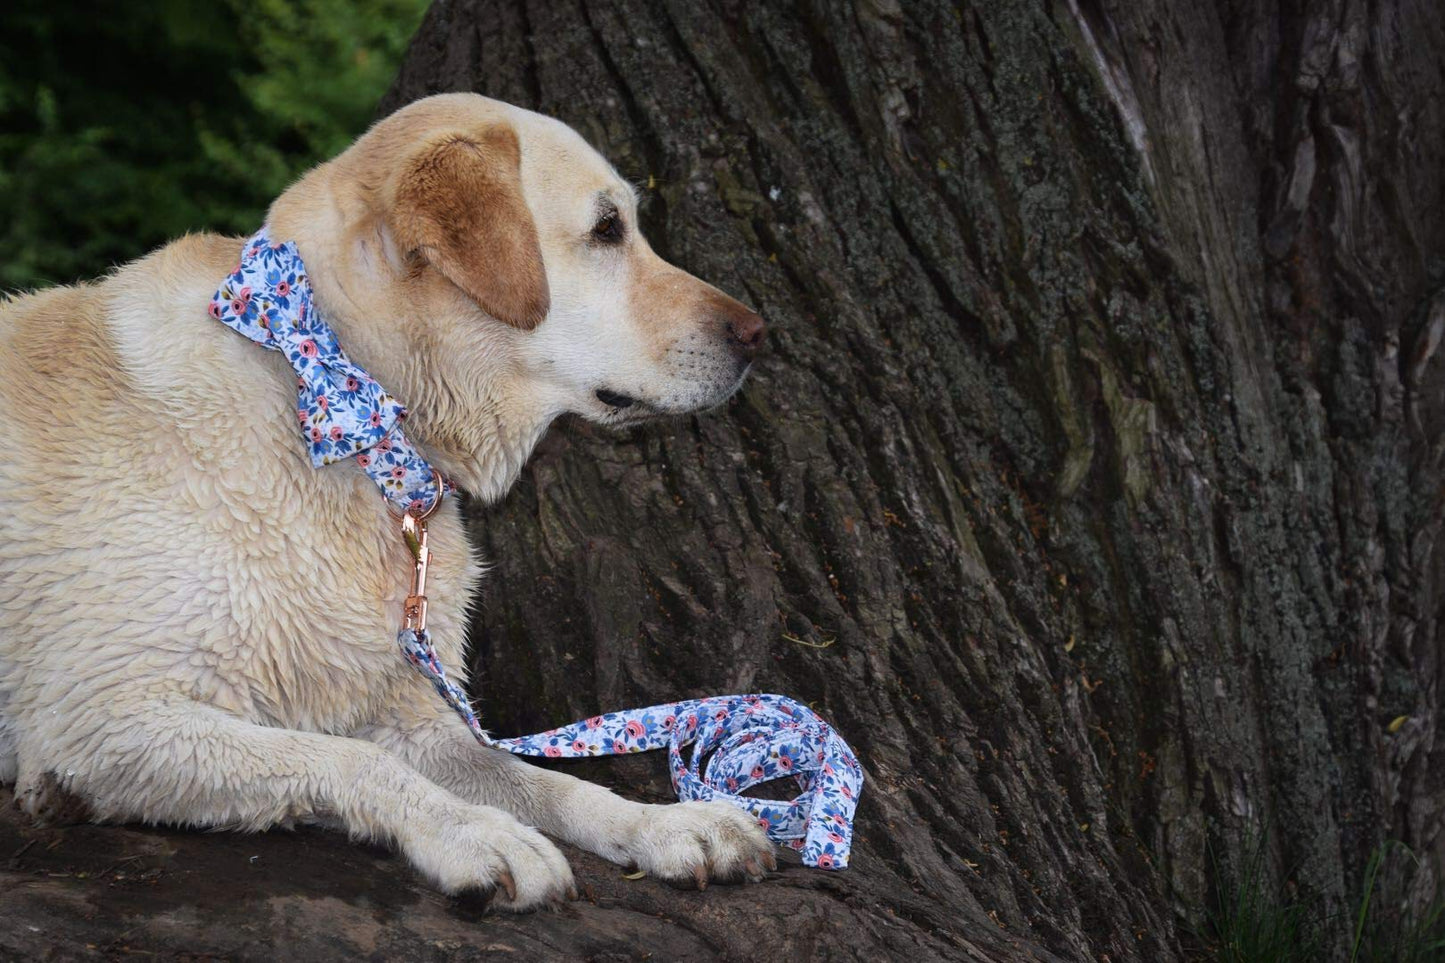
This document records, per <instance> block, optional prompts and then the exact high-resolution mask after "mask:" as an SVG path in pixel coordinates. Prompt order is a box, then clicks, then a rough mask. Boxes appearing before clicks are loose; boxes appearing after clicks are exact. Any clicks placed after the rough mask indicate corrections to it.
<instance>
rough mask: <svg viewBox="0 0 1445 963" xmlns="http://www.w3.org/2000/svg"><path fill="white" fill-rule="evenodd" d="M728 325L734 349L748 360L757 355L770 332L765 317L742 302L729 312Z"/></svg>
mask: <svg viewBox="0 0 1445 963" xmlns="http://www.w3.org/2000/svg"><path fill="white" fill-rule="evenodd" d="M727 326H728V335H729V336H730V337H731V339H732V347H733V350H734V351H735V352H737V353H738V355H739V356H741V357H742V358H744V359H745V360H747V361H751V360H753V358H755V357H757V354H758V349H759V348H761V347H762V346H763V339H764V338H765V337H767V333H768V329H767V325H765V324H763V319H762V318H760V317H759V316H758V315H757V314H755V313H753V312H752V311H749V310H748V309H747V308H745V307H743V306H742V305H741V304H740V305H738V306H737V309H736V310H734V311H730V312H728V320H727Z"/></svg>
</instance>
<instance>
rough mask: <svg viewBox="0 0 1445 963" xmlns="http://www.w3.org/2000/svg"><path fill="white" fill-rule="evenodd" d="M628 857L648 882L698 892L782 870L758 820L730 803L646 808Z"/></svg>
mask: <svg viewBox="0 0 1445 963" xmlns="http://www.w3.org/2000/svg"><path fill="white" fill-rule="evenodd" d="M627 853H628V856H629V857H630V858H631V860H632V862H633V863H635V864H636V865H637V868H638V869H641V870H642V871H644V872H645V873H647V874H648V875H649V876H656V877H658V878H660V879H665V880H668V881H669V882H673V883H687V884H690V885H694V886H696V887H697V888H698V889H706V888H707V884H708V882H709V881H710V880H712V881H717V882H724V883H729V882H738V881H740V880H749V881H753V882H756V881H757V880H760V879H762V878H763V874H764V873H765V872H766V871H767V870H771V869H777V868H778V862H777V858H776V857H775V856H774V855H773V844H772V842H771V841H769V839H768V837H767V834H766V833H764V832H763V830H762V827H761V826H759V825H758V822H757V820H756V819H754V818H753V817H752V816H749V815H748V814H747V813H745V812H743V811H742V810H741V809H738V808H737V807H736V806H732V805H729V804H728V803H725V802H686V803H674V804H672V805H666V806H648V807H646V812H645V813H644V814H643V816H642V817H641V818H640V819H639V820H638V823H637V829H636V832H635V834H634V836H633V839H632V844H631V845H630V846H628V847H627Z"/></svg>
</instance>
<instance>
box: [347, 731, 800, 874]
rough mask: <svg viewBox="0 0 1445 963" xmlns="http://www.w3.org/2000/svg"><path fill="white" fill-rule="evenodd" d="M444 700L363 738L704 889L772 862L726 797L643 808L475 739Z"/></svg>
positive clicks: (428, 771)
mask: <svg viewBox="0 0 1445 963" xmlns="http://www.w3.org/2000/svg"><path fill="white" fill-rule="evenodd" d="M444 710H445V706H439V707H437V708H435V709H434V708H433V707H431V706H430V705H427V706H426V707H418V706H413V705H406V706H402V707H398V708H397V709H396V711H395V714H394V715H393V717H392V719H391V721H390V722H388V724H387V725H385V726H378V727H374V728H372V729H370V730H368V731H366V732H363V733H362V734H361V735H362V736H363V737H364V738H368V739H372V740H374V741H376V742H377V743H378V744H380V745H382V746H384V747H385V748H387V749H389V750H391V751H392V752H394V753H396V754H397V755H398V756H400V757H401V758H402V759H404V760H406V762H408V763H409V764H410V765H412V766H414V767H415V768H416V769H418V770H419V771H420V772H422V773H423V774H424V775H426V776H427V778H429V779H431V780H432V781H433V782H435V783H437V784H438V785H440V786H444V787H445V788H447V789H449V790H451V791H452V792H454V793H456V794H457V795H458V796H460V797H462V798H463V799H465V800H467V801H468V802H472V803H478V804H481V805H486V806H495V807H497V808H499V809H505V810H506V811H508V812H510V813H512V814H513V815H515V816H516V817H517V818H518V819H520V820H522V821H523V822H525V823H527V824H528V825H531V826H536V827H537V828H539V829H541V830H542V831H543V832H546V833H549V834H550V835H552V836H555V837H557V838H558V839H561V840H563V841H565V842H568V843H571V844H572V845H574V846H578V847H580V848H582V849H585V850H588V851H589V852H593V853H596V854H598V855H599V856H602V857H604V858H606V859H610V860H612V861H613V862H615V863H620V864H622V865H635V866H637V867H638V868H640V869H642V870H644V871H646V872H647V873H648V874H649V875H651V876H656V877H659V878H662V879H667V880H671V881H674V882H689V883H696V884H697V885H698V886H699V887H702V886H706V885H707V881H708V880H710V879H714V880H723V881H733V880H741V879H759V878H761V877H762V875H763V872H764V870H765V869H773V868H776V866H777V863H776V860H775V857H774V855H773V844H772V843H771V842H770V841H769V840H768V838H767V835H766V834H764V832H763V830H762V828H761V827H759V826H758V824H757V821H756V820H754V819H753V818H752V817H751V816H749V815H748V814H747V813H745V812H743V811H742V810H740V809H738V808H736V807H735V806H730V805H728V804H727V803H723V802H706V803H704V802H690V803H674V804H669V805H648V804H644V803H637V802H631V801H629V800H626V799H623V798H621V797H620V796H617V795H615V794H614V793H613V792H612V791H611V790H608V789H604V788H603V787H601V786H598V785H594V784H593V783H590V782H586V781H585V780H582V779H578V778H576V777H575V776H569V775H567V774H566V773H561V772H554V771H552V770H549V769H542V768H540V767H538V766H533V765H529V764H528V763H526V762H524V761H522V760H521V759H518V758H517V757H516V756H513V755H511V754H510V753H506V752H501V751H498V750H495V749H487V748H484V747H482V746H480V745H478V744H477V742H476V740H475V739H473V738H472V734H471V732H469V731H468V730H467V728H466V726H465V725H463V724H462V722H461V721H460V720H459V719H457V717H456V716H454V715H452V714H451V713H450V712H448V711H444Z"/></svg>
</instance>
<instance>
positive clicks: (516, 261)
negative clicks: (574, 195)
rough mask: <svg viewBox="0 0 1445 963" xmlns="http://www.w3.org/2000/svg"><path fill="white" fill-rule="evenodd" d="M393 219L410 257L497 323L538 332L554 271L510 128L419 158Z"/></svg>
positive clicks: (443, 145)
mask: <svg viewBox="0 0 1445 963" xmlns="http://www.w3.org/2000/svg"><path fill="white" fill-rule="evenodd" d="M389 220H390V222H391V228H392V231H393V232H394V234H395V236H396V239H397V241H399V242H400V244H401V246H402V250H403V251H405V252H406V253H407V254H409V255H415V256H419V257H421V258H422V259H424V260H425V261H427V262H428V263H429V264H431V265H432V266H433V267H435V268H436V269H437V270H438V271H440V272H441V273H442V274H443V275H444V276H445V277H446V278H447V280H449V281H451V282H452V283H453V284H455V285H456V286H457V287H459V288H461V289H462V290H463V291H464V292H466V294H467V296H468V297H470V298H471V299H472V300H473V301H475V302H477V304H478V305H480V306H481V308H482V310H483V311H485V312H487V313H488V314H490V315H491V316H492V317H494V318H497V319H498V320H500V321H505V322H506V323H507V324H511V325H515V326H516V327H518V328H522V329H524V330H531V329H532V328H535V327H536V326H537V325H538V324H541V323H542V319H543V318H545V317H546V316H547V310H548V308H549V307H550V306H551V295H550V293H549V291H548V289H547V272H546V270H545V269H544V268H543V265H542V249H541V245H539V244H538V242H537V227H536V225H535V224H534V223H533V222H532V212H531V211H530V210H528V208H527V202H526V201H525V200H524V199H523V197H522V176H521V149H520V147H519V146H518V144H517V134H516V132H515V131H514V130H512V128H511V127H510V126H509V125H507V124H494V125H492V126H491V127H488V128H486V129H485V130H482V131H478V132H475V133H467V134H455V135H452V136H449V137H447V138H446V139H444V140H441V141H438V142H436V143H434V144H432V145H430V146H428V147H426V148H423V149H422V150H421V151H420V152H419V153H417V154H415V155H414V156H413V158H412V160H411V161H410V162H409V164H408V165H407V167H406V169H404V170H403V171H402V172H401V177H400V179H399V181H398V182H397V185H396V193H395V196H394V198H393V201H392V207H391V213H390V218H389Z"/></svg>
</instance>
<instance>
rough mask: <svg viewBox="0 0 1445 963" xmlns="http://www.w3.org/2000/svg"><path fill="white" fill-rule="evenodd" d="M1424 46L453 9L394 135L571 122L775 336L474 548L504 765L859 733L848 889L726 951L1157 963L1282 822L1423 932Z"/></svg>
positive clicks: (1430, 842) (743, 11)
mask: <svg viewBox="0 0 1445 963" xmlns="http://www.w3.org/2000/svg"><path fill="white" fill-rule="evenodd" d="M1441 49H1445V12H1442V8H1441V7H1440V6H1439V5H1438V4H1436V3H1434V2H1430V0H1387V2H1380V3H1369V4H1367V3H1362V2H1345V0H1335V2H1324V3H1317V4H1303V3H1274V2H1256V0H1249V2H1237V0H1236V2H1230V0H1157V2H1152V3H1135V2H1132V0H1130V2H1125V0H1117V2H1111V0H1078V2H1074V0H1068V2H1060V3H1053V4H1049V3H997V2H991V0H990V2H982V0H980V2H965V3H959V4H950V3H941V2H930V0H917V2H912V0H911V2H908V3H897V2H893V0H858V2H851V3H844V2H838V3H832V2H827V3H825V2H813V3H768V4H748V3H741V2H726V0H714V2H709V3H694V2H680V0H679V2H663V0H626V2H614V3H596V4H581V5H578V4H573V3H554V2H535V3H527V2H483V0H441V2H438V3H437V4H436V5H435V6H434V7H433V9H432V10H431V13H430V15H429V16H428V18H427V20H426V22H425V24H424V25H423V27H422V29H421V31H420V34H419V35H418V38H417V40H416V42H415V43H414V46H413V48H412V51H411V53H410V55H409V57H408V60H407V63H406V65H405V67H404V68H403V70H402V73H401V76H400V78H399V80H398V82H397V84H396V86H395V88H394V89H393V91H392V93H391V95H390V96H389V98H388V101H387V105H386V107H387V108H394V107H396V106H399V105H400V104H402V103H405V102H406V101H409V100H411V99H413V98H416V97H419V96H422V95H425V94H428V93H432V92H437V91H447V90H475V91H481V92H485V93H487V94H490V95H492V96H496V97H500V98H503V99H506V100H510V101H513V102H516V103H519V104H522V105H525V106H529V107H532V108H535V109H538V110H541V111H544V112H546V113H550V114H554V115H556V116H558V117H560V118H562V119H563V120H566V121H567V122H569V123H571V124H572V125H574V126H575V127H577V128H578V129H579V130H581V131H583V132H584V133H585V134H586V135H588V136H589V138H590V139H592V140H593V142H594V143H595V144H596V145H597V146H598V147H599V148H600V149H602V150H603V152H604V153H606V154H607V155H609V156H610V157H611V158H613V159H614V161H615V162H616V163H617V165H618V167H619V169H620V170H621V171H622V172H623V173H624V174H625V175H627V176H631V177H635V178H636V179H637V180H638V182H639V183H640V184H641V185H642V186H643V188H644V192H645V194H646V195H647V197H648V201H649V204H648V207H647V211H646V214H645V226H646V228H647V230H648V233H649V236H650V237H651V238H652V239H653V240H654V243H655V244H656V246H658V248H659V250H660V251H662V252H663V253H664V255H665V256H667V257H669V258H671V259H673V260H675V261H676V262H678V263H679V264H681V265H683V266H685V267H686V268H688V269H689V270H692V271H694V272H695V273H697V274H699V275H701V276H703V277H706V278H708V279H710V280H713V281H714V282H716V283H718V284H719V285H721V286H722V287H724V288H725V289H727V290H729V291H731V292H733V293H735V294H738V295H740V296H742V297H743V298H745V299H746V300H749V301H750V302H751V303H752V304H753V305H754V306H755V307H757V308H758V309H759V310H760V311H761V312H762V313H763V314H764V315H765V316H766V317H768V318H769V319H770V320H771V322H772V324H773V340H772V350H771V353H770V355H769V356H768V357H767V358H766V360H765V361H763V363H762V364H761V365H760V366H759V368H758V370H757V373H756V375H755V376H754V378H753V379H752V381H751V382H750V384H749V385H748V387H747V388H746V389H745V390H744V392H743V393H742V395H741V396H740V397H738V398H737V399H736V400H735V401H734V402H733V403H732V404H730V405H729V406H728V407H727V409H726V410H724V411H720V412H716V413H712V414H709V415H705V416H701V417H698V418H696V419H692V420H689V421H685V422H679V423H672V424H666V425H661V426H656V427H649V428H647V429H643V430H638V431H635V432H633V433H631V434H628V435H626V436H623V437H620V438H619V437H615V436H611V435H607V434H606V433H603V432H599V431H595V430H592V429H590V428H588V427H586V426H583V425H581V424H568V425H563V426H560V427H559V428H558V429H556V430H554V432H553V433H552V434H551V436H550V437H549V439H548V440H547V441H546V442H544V444H543V447H542V449H541V450H540V451H539V452H538V454H537V456H536V457H535V458H534V459H533V462H532V465H531V468H530V469H529V471H528V472H527V474H526V476H525V477H524V479H523V481H522V482H521V484H519V486H518V487H517V489H516V490H514V491H513V493H512V494H511V496H510V497H509V498H508V499H507V500H506V502H505V503H504V504H502V505H500V506H498V507H495V508H491V509H486V510H482V509H481V508H480V507H478V508H477V511H476V512H475V514H474V519H475V523H476V533H477V535H478V536H479V538H480V539H481V542H482V544H483V545H484V547H485V551H486V554H487V556H488V557H489V558H490V559H491V560H492V561H493V562H494V564H495V568H494V569H493V572H492V576H491V578H490V580H489V582H488V585H487V589H486V598H487V601H486V604H485V606H484V607H483V608H482V610H481V611H480V612H479V613H478V617H477V623H476V635H475V645H476V650H477V658H478V662H479V665H478V668H479V678H480V679H482V680H483V682H482V683H481V685H480V690H481V691H480V692H479V696H480V699H481V702H482V705H483V707H484V711H485V714H486V716H487V717H488V719H489V721H490V722H491V724H492V725H494V726H496V727H498V728H499V729H501V730H504V731H506V732H509V733H510V732H517V731H522V730H528V731H530V730H533V729H535V728H538V727H542V726H546V725H549V724H555V723H557V722H558V721H561V720H565V719H571V718H573V717H576V716H578V715H579V714H585V713H589V712H592V711H595V710H598V709H606V708H613V707H619V706H629V705H636V704H645V703H646V702H648V701H653V700H661V699H670V698H676V697H682V696H691V695H698V694H704V693H715V692H726V691H734V690H748V689H764V690H774V691H779V692H786V693H791V694H793V695H795V696H797V697H800V698H802V699H804V700H807V701H810V702H814V703H815V704H816V706H817V707H818V708H819V709H820V710H821V711H822V712H823V713H824V714H825V715H826V716H828V717H830V718H832V719H833V720H835V721H836V723H837V724H838V726H839V727H840V728H841V729H842V731H843V732H845V733H847V734H848V735H849V736H850V737H851V739H852V740H853V742H854V745H855V746H856V747H857V748H858V750H859V751H860V753H861V755H862V758H863V759H864V760H865V763H866V765H867V767H868V772H869V776H870V777H871V782H870V784H869V787H868V790H867V794H866V797H865V801H864V803H863V806H862V809H861V813H860V825H861V834H860V835H861V841H862V842H861V847H860V850H861V851H860V852H859V853H858V856H857V859H856V864H855V865H856V867H857V868H856V869H855V870H853V871H850V872H849V873H847V874H845V875H841V876H837V877H826V878H825V877H822V876H818V877H816V878H802V879H799V880H798V881H797V883H798V887H799V888H788V889H787V890H786V891H780V888H779V887H769V886H762V887H758V888H756V889H750V890H747V891H745V892H744V893H740V894H737V895H736V898H731V899H729V900H728V901H727V902H726V903H721V902H720V903H719V904H717V905H712V906H709V907H708V908H707V910H706V911H705V912H702V911H700V912H699V914H698V916H697V917H695V918H693V917H688V918H687V919H686V920H684V922H685V924H686V926H687V929H688V930H689V932H690V933H694V934H696V933H702V934H704V935H705V937H706V939H707V940H708V942H709V944H710V945H711V946H713V947H715V948H716V950H717V952H718V953H719V955H723V956H727V955H738V954H742V955H751V954H750V953H747V952H744V951H743V950H742V949H740V947H739V944H738V942H737V934H738V933H739V932H745V933H747V934H748V938H749V939H750V940H753V941H756V942H755V943H754V944H753V945H755V946H758V947H762V948H766V949H768V950H771V949H772V948H774V947H780V946H782V945H784V944H785V943H786V941H787V940H789V939H790V938H796V936H795V935H796V933H797V931H798V930H799V929H801V930H803V931H808V930H810V929H811V930H815V931H816V932H818V933H819V934H821V937H820V938H825V939H826V940H827V941H828V942H829V943H830V944H833V945H832V949H831V951H830V952H831V953H832V954H834V955H837V956H856V957H857V958H859V959H877V958H878V957H879V956H880V955H893V956H900V955H904V954H908V955H914V956H918V957H920V958H925V957H933V956H942V957H949V956H951V957H968V956H969V955H970V954H976V953H982V954H984V955H988V956H1000V957H1007V956H1012V955H1018V956H1025V955H1027V954H1029V953H1034V954H1037V955H1039V956H1048V955H1051V954H1052V955H1056V956H1057V957H1059V958H1064V959H1103V958H1106V957H1107V958H1108V959H1111V960H1126V959H1140V960H1162V959H1170V958H1175V957H1177V956H1179V955H1180V954H1181V948H1182V947H1186V946H1187V945H1189V943H1190V941H1191V934H1192V933H1193V932H1196V931H1197V930H1198V929H1199V928H1200V927H1201V926H1202V924H1203V912H1204V909H1205V907H1207V905H1208V904H1209V901H1210V899H1211V896H1212V888H1214V887H1218V886H1220V885H1228V880H1221V879H1219V878H1216V877H1219V876H1224V875H1228V867H1229V865H1230V863H1231V860H1232V861H1234V862H1236V863H1237V862H1238V860H1239V858H1240V850H1241V844H1242V840H1243V839H1244V837H1245V834H1246V832H1247V829H1248V827H1250V826H1261V825H1262V826H1265V827H1267V829H1268V833H1269V835H1268V845H1269V847H1270V865H1271V875H1272V879H1271V882H1270V886H1271V888H1273V887H1274V886H1276V885H1278V886H1287V887H1290V888H1291V889H1292V891H1295V892H1297V893H1298V894H1299V897H1300V898H1301V899H1303V900H1306V901H1309V902H1310V903H1312V904H1315V905H1316V906H1318V907H1319V908H1320V909H1321V910H1323V911H1324V912H1326V913H1331V912H1342V911H1345V910H1346V909H1347V907H1348V906H1350V905H1351V904H1352V903H1353V901H1354V899H1355V898H1356V896H1357V895H1358V891H1359V885H1360V879H1361V875H1362V869H1363V865H1364V862H1365V860H1366V859H1367V857H1368V855H1369V853H1370V851H1371V849H1372V847H1374V846H1376V845H1377V844H1378V843H1380V842H1381V840H1383V839H1385V838H1396V839H1400V840H1403V841H1405V842H1406V843H1407V844H1409V845H1410V846H1411V847H1412V848H1414V849H1415V850H1416V851H1417V852H1419V853H1421V854H1423V855H1424V856H1425V866H1426V867H1427V868H1426V870H1425V871H1424V872H1423V873H1421V874H1420V875H1419V876H1418V877H1417V878H1416V879H1415V880H1414V884H1415V891H1414V895H1415V896H1416V897H1418V898H1427V897H1428V896H1430V895H1431V893H1432V892H1433V889H1434V887H1435V885H1436V879H1437V875H1438V872H1439V869H1440V865H1441V863H1440V845H1441V840H1440V838H1439V834H1438V831H1439V828H1440V808H1441V803H1442V796H1441V793H1440V791H1439V787H1440V784H1441V781H1442V776H1445V759H1442V758H1441V757H1440V751H1441V749H1442V748H1445V746H1441V747H1437V745H1436V734H1437V732H1438V731H1439V724H1440V718H1439V714H1438V710H1439V685H1438V682H1439V679H1440V676H1441V665H1440V660H1439V657H1438V653H1439V643H1440V637H1441V629H1440V623H1439V620H1438V616H1439V613H1440V600H1441V587H1442V564H1441V563H1442V557H1445V556H1442V553H1441V550H1440V547H1439V545H1438V543H1437V536H1438V533H1439V529H1440V522H1441V483H1442V471H1441V461H1440V447H1439V445H1438V437H1439V427H1440V422H1441V418H1442V415H1445V406H1442V403H1441V402H1442V384H1445V381H1442V378H1441V365H1440V363H1439V361H1438V360H1434V359H1433V355H1434V353H1435V350H1436V347H1437V345H1438V344H1439V342H1440V339H1441V335H1442V328H1445V291H1442V288H1441V282H1442V280H1445V262H1442V259H1441V255H1442V253H1445V197H1442V177H1441V174H1442V170H1441V165H1442V162H1445V144H1442V138H1445V68H1442V61H1441V59H1440V56H1439V51H1440V50H1441ZM1402 715H1403V716H1407V717H1408V719H1407V721H1406V722H1404V724H1403V726H1402V727H1401V728H1399V729H1398V731H1396V732H1394V733H1393V734H1391V733H1389V732H1387V731H1386V730H1387V726H1388V724H1389V723H1390V722H1391V721H1392V720H1393V719H1395V718H1396V717H1398V716H1402ZM592 772H593V774H594V775H596V776H598V777H599V778H607V779H610V780H611V781H614V782H616V783H618V784H621V785H636V784H640V783H646V784H649V785H651V786H652V787H653V788H654V789H655V790H657V791H659V792H660V791H661V789H662V778H661V777H662V773H661V766H660V764H658V763H657V761H656V760H647V759H639V760H628V761H627V763H625V764H623V763H608V764H598V765H597V766H595V767H594V769H593V770H592ZM1211 850H1212V851H1213V852H1214V853H1216V854H1218V858H1219V862H1220V863H1221V864H1222V866H1223V871H1222V872H1221V873H1213V872H1212V870H1211V860H1210V859H1209V857H1208V855H1207V853H1209V852H1210V851H1211ZM538 925H540V926H545V925H546V921H545V920H541V921H539V923H538ZM1345 928H1346V927H1344V926H1341V927H1339V930H1340V932H1339V933H1338V934H1337V935H1338V936H1339V938H1340V940H1341V942H1340V943H1337V944H1336V945H1334V946H1333V947H1332V949H1333V950H1334V951H1335V952H1339V951H1340V950H1341V947H1342V945H1343V942H1342V941H1343V936H1344V933H1343V930H1344V929H1345ZM790 933H792V934H795V935H794V937H790V936H789V934H790ZM639 945H640V946H646V947H647V948H649V949H652V948H655V949H657V950H658V951H659V952H660V953H665V952H666V951H667V945H666V944H665V943H663V944H652V943H649V942H648V940H647V939H646V938H643V937H641V936H639ZM819 945H820V946H821V945H826V944H819ZM764 955H773V954H772V953H771V952H768V953H766V954H764Z"/></svg>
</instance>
